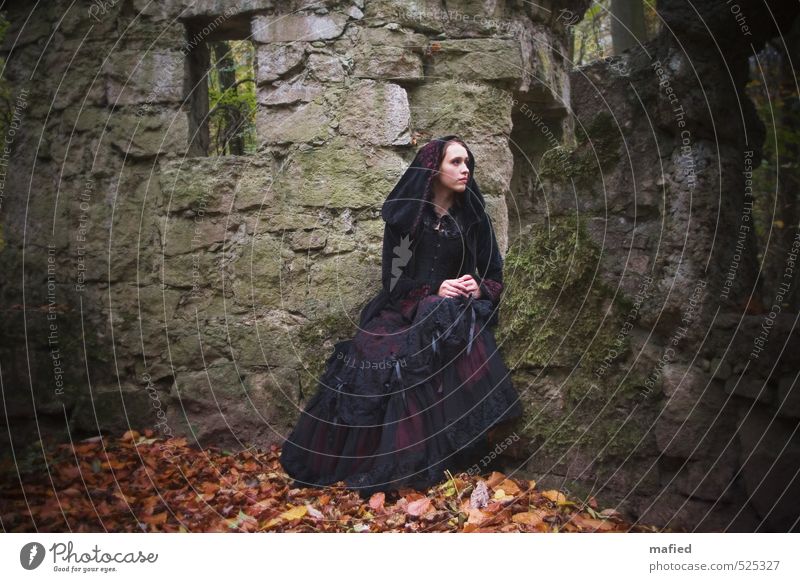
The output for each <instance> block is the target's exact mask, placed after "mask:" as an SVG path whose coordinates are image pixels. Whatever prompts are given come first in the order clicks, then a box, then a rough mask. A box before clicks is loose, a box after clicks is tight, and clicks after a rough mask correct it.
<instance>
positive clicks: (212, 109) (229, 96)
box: [208, 40, 256, 156]
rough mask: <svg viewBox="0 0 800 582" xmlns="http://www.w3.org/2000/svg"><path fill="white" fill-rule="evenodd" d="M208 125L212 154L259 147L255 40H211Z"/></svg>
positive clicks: (232, 152) (237, 152)
mask: <svg viewBox="0 0 800 582" xmlns="http://www.w3.org/2000/svg"><path fill="white" fill-rule="evenodd" d="M210 45H211V50H210V56H211V67H210V69H209V72H208V105H209V111H208V128H209V141H210V152H209V153H210V154H211V155H217V156H224V155H244V154H246V153H248V154H249V153H253V152H254V151H255V149H256V131H255V115H256V82H255V73H254V70H253V63H254V61H255V59H254V54H255V51H254V48H253V43H251V42H250V41H246V40H232V41H219V42H212V43H210Z"/></svg>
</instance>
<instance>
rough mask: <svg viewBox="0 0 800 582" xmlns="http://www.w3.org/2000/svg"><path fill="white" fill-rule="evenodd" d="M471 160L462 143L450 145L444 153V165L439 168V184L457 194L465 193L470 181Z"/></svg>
mask: <svg viewBox="0 0 800 582" xmlns="http://www.w3.org/2000/svg"><path fill="white" fill-rule="evenodd" d="M468 159H469V157H468V154H467V150H466V149H465V148H464V146H462V145H461V144H460V143H455V142H453V143H451V144H448V146H447V148H446V149H445V152H444V159H443V160H442V165H441V166H440V167H439V176H438V179H439V182H440V183H441V184H442V186H444V187H445V188H449V189H450V190H454V191H456V192H463V191H464V190H466V188H467V180H469V167H468V166H467V160H468Z"/></svg>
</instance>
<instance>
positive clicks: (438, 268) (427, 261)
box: [414, 206, 466, 281]
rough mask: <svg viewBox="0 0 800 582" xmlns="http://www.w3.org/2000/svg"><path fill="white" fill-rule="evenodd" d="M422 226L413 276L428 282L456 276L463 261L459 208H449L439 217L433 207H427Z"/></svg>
mask: <svg viewBox="0 0 800 582" xmlns="http://www.w3.org/2000/svg"><path fill="white" fill-rule="evenodd" d="M422 225H423V228H422V234H421V237H422V239H421V241H420V245H419V246H418V247H417V248H418V251H417V252H418V253H419V254H418V256H417V265H416V274H415V276H414V277H415V278H416V279H421V280H427V281H437V280H442V279H455V278H457V277H458V276H459V275H460V274H461V270H462V269H463V268H464V264H465V262H466V246H465V234H466V233H465V232H464V228H463V220H462V218H461V213H460V212H459V209H458V208H455V207H454V208H451V209H450V211H449V212H448V213H446V214H444V215H442V216H441V217H439V215H437V214H436V212H435V211H434V210H433V206H428V207H427V208H426V210H425V211H424V213H423V219H422Z"/></svg>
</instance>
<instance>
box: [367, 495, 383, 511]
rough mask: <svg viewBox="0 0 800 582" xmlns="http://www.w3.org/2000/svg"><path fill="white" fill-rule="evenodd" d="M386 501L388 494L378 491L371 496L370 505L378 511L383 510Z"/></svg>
mask: <svg viewBox="0 0 800 582" xmlns="http://www.w3.org/2000/svg"><path fill="white" fill-rule="evenodd" d="M385 502H386V494H385V493H383V492H382V491H379V492H378V493H373V494H372V497H370V498H369V506H370V507H371V508H372V509H373V510H374V511H377V512H383V510H384V508H383V504H384V503H385Z"/></svg>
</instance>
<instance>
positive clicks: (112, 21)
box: [0, 0, 798, 531]
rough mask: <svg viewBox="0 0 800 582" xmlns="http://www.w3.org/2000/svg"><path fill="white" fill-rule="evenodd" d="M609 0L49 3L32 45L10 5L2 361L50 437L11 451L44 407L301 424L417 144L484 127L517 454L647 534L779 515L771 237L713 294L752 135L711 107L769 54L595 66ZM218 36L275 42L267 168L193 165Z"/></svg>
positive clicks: (783, 438) (226, 422) (259, 427)
mask: <svg viewBox="0 0 800 582" xmlns="http://www.w3.org/2000/svg"><path fill="white" fill-rule="evenodd" d="M699 4H700V5H703V6H705V5H707V4H710V3H709V2H706V3H702V2H701V3H699ZM587 5H588V2H586V1H582V0H575V1H572V2H568V1H565V2H544V3H535V4H532V3H526V2H509V3H496V2H484V1H475V0H463V1H460V2H448V3H447V9H448V11H447V12H444V11H443V8H442V6H440V4H439V3H438V2H434V1H432V0H426V1H422V0H421V1H419V2H413V3H409V2H400V1H392V0H376V1H371V0H362V1H359V0H354V1H353V2H336V1H333V0H332V1H327V2H314V3H312V2H301V1H295V2H291V3H278V2H269V1H266V0H238V1H236V2H222V1H213V0H208V1H202V2H198V1H189V0H186V1H183V2H181V1H177V0H170V1H165V2H160V3H153V2H146V1H144V0H119V1H117V2H113V1H111V2H104V3H97V2H95V3H92V4H86V5H84V6H82V7H75V6H72V7H69V8H68V3H65V2H54V3H53V4H52V6H47V7H45V8H44V9H42V11H41V12H40V11H38V10H37V18H35V19H32V21H31V22H30V23H28V24H26V25H25V27H24V28H22V30H21V33H19V28H20V25H21V23H22V21H24V18H22V19H20V18H16V19H15V18H14V16H15V10H19V11H20V12H19V14H16V16H19V15H20V14H22V12H23V9H22V8H12V9H11V14H10V16H11V20H12V30H11V31H9V34H8V35H7V38H6V42H5V46H4V47H3V50H4V52H5V54H7V55H8V68H7V70H6V76H7V78H8V79H10V80H11V81H12V83H13V86H14V87H15V90H16V92H17V94H21V95H23V96H24V101H25V106H24V107H22V108H21V122H20V131H18V132H17V134H16V136H15V141H14V143H13V146H12V154H13V155H12V158H11V167H12V168H13V169H14V171H13V172H10V173H9V175H8V178H7V181H6V185H5V188H6V191H5V197H4V199H3V206H2V208H1V209H0V210H1V211H2V215H1V218H2V229H3V230H2V235H3V240H4V246H3V249H2V251H1V252H0V264H1V265H2V268H3V271H4V272H5V273H8V276H7V277H6V278H5V279H4V282H3V283H2V286H1V287H0V288H1V289H2V291H1V292H2V303H3V306H4V307H3V311H4V312H5V313H6V314H7V319H8V332H7V333H4V336H3V338H2V340H1V341H2V343H0V362H2V378H3V383H4V387H5V391H6V392H5V394H6V405H7V410H8V413H9V417H10V419H11V422H12V426H14V427H15V434H19V435H36V436H34V437H32V438H27V439H17V440H15V442H14V448H15V450H16V449H22V448H24V447H25V446H26V445H28V444H30V443H31V442H34V441H35V440H36V439H38V438H40V437H39V435H38V434H37V432H36V429H35V427H37V426H38V427H39V430H40V431H41V434H42V435H45V434H57V433H58V431H61V434H62V438H63V436H65V435H63V433H64V431H65V430H66V429H67V428H69V430H70V432H71V433H72V434H75V435H82V434H87V433H96V432H97V431H98V430H102V431H112V432H119V431H124V430H126V429H127V428H128V427H134V428H137V429H140V428H143V427H148V426H149V427H154V428H156V429H157V430H158V431H159V432H160V433H161V434H184V435H188V436H189V437H190V440H196V441H197V442H199V443H200V444H202V445H217V446H225V447H246V446H251V445H258V446H264V445H267V444H269V443H275V442H280V441H281V440H282V439H283V438H284V436H285V435H286V433H287V432H288V430H289V428H290V427H291V426H292V425H293V423H294V421H295V419H296V418H297V415H298V414H299V409H300V408H302V406H303V405H304V403H305V402H306V401H307V399H308V398H309V397H310V396H311V394H313V392H314V390H315V389H316V378H317V377H318V374H319V372H320V371H321V370H322V366H323V364H324V360H325V358H327V357H328V356H329V355H330V352H331V349H332V347H333V343H334V342H336V341H338V340H340V339H345V338H347V337H351V336H352V335H353V334H354V333H355V329H356V322H357V317H358V313H359V312H360V309H361V307H362V306H363V305H364V303H365V302H366V301H367V300H369V299H370V298H371V297H372V296H374V294H375V293H376V292H377V291H378V289H379V279H380V264H379V262H380V244H381V237H382V232H383V223H382V221H381V219H380V207H381V203H382V202H383V200H384V199H385V197H386V195H387V194H388V192H389V190H390V189H391V187H392V186H393V185H394V183H395V181H396V180H397V178H398V177H399V176H400V175H401V173H402V172H403V170H404V168H405V167H406V166H407V164H408V163H409V162H410V161H411V159H412V158H413V154H414V152H415V151H416V149H417V148H418V147H419V146H420V145H421V144H422V143H424V142H425V141H426V140H428V139H430V138H432V137H436V136H438V135H442V134H447V133H458V134H461V135H462V136H463V137H464V138H465V140H466V141H467V143H468V144H469V145H470V147H471V148H472V149H473V151H474V152H475V154H476V157H477V162H478V163H477V168H476V172H477V179H478V181H479V183H480V185H481V188H482V190H483V191H484V193H485V194H486V197H487V202H488V207H489V211H490V213H491V215H492V218H493V220H494V224H495V228H496V230H497V232H498V238H499V241H500V246H501V249H502V252H503V253H504V254H505V256H506V271H505V272H506V277H507V281H508V285H507V292H506V296H505V300H504V303H503V306H502V308H501V309H502V311H501V318H500V327H499V328H498V339H500V340H501V341H502V345H501V350H502V351H503V353H504V357H505V358H506V361H507V362H508V364H509V366H510V367H512V368H513V374H514V377H513V378H514V382H515V385H516V386H517V388H518V390H519V391H520V393H521V394H522V397H523V399H524V402H525V405H526V416H525V418H524V419H523V420H522V422H520V423H518V424H517V425H515V426H514V427H510V428H509V429H508V430H510V431H514V432H516V433H517V434H518V435H519V436H520V437H522V438H520V439H519V440H517V441H516V442H515V444H514V446H513V447H512V448H509V449H508V450H505V451H504V453H505V454H506V455H508V456H509V457H510V458H511V459H512V460H511V461H510V465H509V469H511V468H516V469H520V470H521V471H522V472H523V473H527V474H529V476H530V477H531V478H534V479H537V480H539V481H540V482H541V483H542V486H548V485H551V484H552V485H553V486H557V487H559V488H562V489H567V490H568V491H569V492H570V493H573V494H576V495H579V496H583V495H589V494H593V495H595V496H596V497H598V499H600V500H601V501H602V502H603V503H604V504H610V503H615V504H618V506H619V508H620V510H622V511H625V512H626V513H628V514H629V515H630V516H631V517H634V518H641V519H642V520H643V521H646V522H649V523H656V524H668V525H670V526H672V527H687V528H690V529H693V528H697V529H701V530H708V529H715V528H722V527H729V528H733V529H742V530H747V531H752V530H753V529H755V528H756V527H758V525H759V522H761V521H764V522H765V523H766V524H767V527H771V528H776V529H781V528H784V529H785V527H787V523H789V522H787V519H786V517H785V516H787V515H792V513H791V512H792V511H793V510H796V507H795V505H796V504H794V502H793V501H792V499H793V498H794V495H793V496H791V498H789V497H786V498H785V501H783V502H782V503H784V505H782V506H780V508H779V509H778V510H771V508H770V507H768V506H767V505H769V503H771V502H772V501H774V499H776V498H778V497H779V495H778V494H774V493H775V492H774V491H772V492H770V493H769V495H763V494H764V493H765V490H764V489H759V487H760V481H759V479H760V477H759V475H763V474H764V473H765V471H767V470H769V467H770V463H771V462H772V461H775V460H776V459H778V456H776V455H775V454H774V451H773V447H774V445H775V444H776V443H782V442H790V443H792V447H795V448H791V447H790V448H789V449H788V456H783V457H780V458H779V459H778V460H779V461H780V462H779V463H778V465H777V466H778V469H779V471H778V472H775V473H773V474H772V478H771V479H770V480H768V486H770V487H772V488H773V489H780V488H781V487H782V486H783V487H785V486H786V484H787V481H786V474H787V473H786V471H785V470H784V469H785V468H786V467H789V466H796V462H795V461H794V460H793V459H795V457H792V456H791V455H796V443H797V441H796V439H795V435H794V433H791V427H792V426H793V423H794V425H796V423H797V416H798V413H797V392H796V391H794V390H793V388H794V386H795V384H794V378H793V376H792V366H793V364H796V362H793V361H792V360H791V359H787V358H786V357H783V356H781V357H779V353H780V351H779V350H778V349H774V347H777V346H784V345H785V346H786V350H791V349H794V350H795V351H796V343H794V344H792V343H790V342H788V340H789V339H790V330H791V328H792V326H791V322H790V321H789V320H788V319H786V318H790V317H794V316H793V315H792V316H790V315H787V314H786V313H784V314H781V315H780V317H779V321H778V322H777V323H776V325H775V326H774V328H773V331H772V334H773V335H771V336H770V339H769V342H770V345H771V346H773V349H770V353H771V354H772V355H773V356H770V357H767V355H766V353H765V354H764V355H763V357H761V358H759V359H751V360H749V361H748V353H749V352H750V349H751V348H752V345H753V341H754V338H755V336H757V335H758V332H759V327H760V326H761V325H762V322H763V319H764V315H763V314H759V315H746V314H745V315H744V316H743V310H742V306H741V302H742V301H744V300H745V299H746V297H747V294H748V289H749V288H750V285H751V284H752V279H753V276H754V269H755V263H754V253H753V252H749V253H745V259H744V260H743V261H742V265H741V267H740V270H739V271H738V274H737V277H736V278H735V287H734V288H733V289H731V290H730V292H729V299H727V300H725V301H718V300H717V297H718V296H719V294H720V285H721V284H722V283H723V282H724V281H725V274H726V273H727V272H728V265H729V262H730V260H731V255H732V250H733V248H734V246H735V244H736V237H735V227H734V226H732V225H735V224H736V221H737V220H738V217H739V216H740V214H741V200H740V198H741V195H740V193H741V192H742V191H743V188H742V185H741V174H740V170H741V168H742V165H743V159H742V152H743V150H744V148H743V145H742V141H741V128H740V127H738V126H737V125H736V124H734V123H729V122H727V121H726V122H725V123H720V122H719V121H718V119H717V117H715V115H716V116H718V115H719V112H720V111H726V110H728V109H729V108H730V107H731V106H732V102H733V101H732V100H734V101H735V100H736V97H737V95H738V96H739V98H740V99H741V95H740V93H739V92H740V89H741V86H742V83H743V81H744V79H745V76H744V75H743V74H742V71H741V63H742V62H743V61H744V59H745V58H746V56H745V55H744V54H742V56H736V57H735V59H734V61H735V62H737V63H739V69H737V71H738V73H739V74H738V76H737V77H736V78H735V82H734V83H733V84H731V81H730V80H729V79H727V78H726V77H725V76H724V70H723V68H722V67H721V66H720V61H719V58H718V59H717V60H715V59H713V58H711V57H709V58H708V59H707V60H702V59H701V61H702V67H703V68H702V71H703V74H704V75H707V76H708V77H707V78H708V81H705V80H704V82H703V85H704V88H705V89H706V91H711V89H713V88H716V89H717V90H716V91H711V97H710V99H709V101H708V102H706V101H705V100H704V97H703V93H702V92H701V91H700V90H699V87H698V85H697V82H696V78H695V77H694V73H693V72H692V68H691V67H690V66H689V63H690V61H691V62H692V63H695V62H696V60H697V56H696V55H695V54H694V52H691V53H690V54H691V59H690V58H688V57H686V55H683V56H682V55H681V53H680V51H678V50H677V49H676V44H677V41H676V40H675V39H673V38H672V37H671V36H668V35H667V34H664V35H662V37H660V38H659V39H656V40H655V41H653V43H652V46H649V45H648V47H647V49H646V50H645V49H639V50H634V51H632V53H631V54H629V55H626V56H625V57H624V58H622V59H617V60H612V61H606V62H599V63H595V64H594V65H592V66H590V67H588V68H585V69H581V70H578V71H574V72H572V73H570V68H571V67H570V63H569V59H568V56H567V55H568V50H567V48H566V42H567V41H566V38H567V37H566V32H567V26H568V25H569V24H570V23H574V22H575V20H574V19H575V18H580V16H581V15H582V13H583V11H584V10H585V9H586V7H587ZM671 6H672V3H670V2H666V3H664V14H665V15H666V17H670V16H671V15H672V14H673V13H672V12H670V8H671ZM672 17H673V18H677V17H676V16H674V15H672ZM684 17H685V18H690V17H689V16H686V15H684ZM717 20H720V19H719V18H717ZM788 21H790V19H789V20H788ZM733 22H734V23H735V20H734V21H733ZM754 25H758V26H759V27H760V29H759V32H758V34H759V35H760V37H761V38H762V42H763V38H766V37H768V36H769V35H770V34H771V33H772V32H774V31H772V30H771V29H770V27H769V26H768V23H765V22H761V21H759V22H754ZM719 27H720V31H719V34H720V35H721V37H722V38H725V39H727V42H728V43H729V44H728V45H727V46H728V47H732V46H734V45H735V44H736V42H737V38H738V37H737V36H736V34H730V31H729V30H728V29H727V28H725V27H724V26H723V24H722V21H721V20H720V24H719ZM684 30H685V29H681V32H682V34H683V32H684ZM686 34H689V33H688V32H687V33H686ZM694 34H695V36H691V35H690V36H689V38H688V39H686V38H684V39H682V41H683V42H687V40H691V39H694V43H695V45H696V47H697V50H704V51H706V52H708V50H707V46H706V45H707V42H708V40H707V39H705V40H703V36H702V31H694ZM219 39H249V40H251V41H252V42H253V43H254V44H255V47H256V55H257V65H256V83H257V87H258V110H257V118H256V124H257V127H256V130H257V133H258V137H259V144H260V145H259V150H258V153H257V154H256V155H252V156H227V157H204V156H200V155H198V150H197V147H198V146H197V134H196V133H195V132H196V129H197V120H198V112H197V109H196V107H197V94H198V91H200V92H202V87H200V88H198V87H199V86H200V85H202V83H200V84H198V79H202V75H201V74H200V75H198V71H197V70H196V67H195V65H193V61H192V58H193V57H192V55H195V54H196V51H197V50H198V49H197V47H198V46H202V43H203V42H205V41H210V40H219ZM12 48H13V50H12ZM190 49H191V50H190ZM737 59H738V60H737ZM657 60H660V61H661V62H662V63H663V65H664V69H663V71H665V73H664V74H665V75H666V78H667V79H668V80H669V83H671V84H672V86H673V88H675V90H676V92H678V93H679V94H680V99H681V104H683V105H684V107H685V111H686V114H685V115H686V116H685V122H686V123H687V124H688V127H689V129H690V132H691V139H690V143H689V146H690V151H691V155H689V156H684V155H682V152H683V150H681V147H682V146H683V145H685V144H683V143H682V136H681V129H682V128H680V127H679V126H678V125H677V121H676V118H675V115H674V113H673V111H672V109H673V104H672V103H670V102H669V101H668V100H665V99H666V94H665V92H664V90H663V86H664V85H663V84H662V85H659V81H660V80H661V78H660V77H659V76H657V73H656V72H655V71H654V69H653V67H652V64H653V62H654V61H657ZM25 91H27V93H25ZM744 101H746V98H745V99H744ZM709 110H710V111H711V112H712V113H713V115H712V114H710V113H709ZM745 110H746V111H748V117H747V123H748V131H750V134H749V135H750V136H751V137H750V139H751V140H752V142H753V143H754V144H755V145H754V149H756V150H757V149H758V147H759V146H758V144H759V143H760V142H759V140H762V139H763V132H761V133H759V131H758V126H757V124H756V123H755V120H754V118H753V116H752V114H751V113H749V110H747V108H746V105H745ZM712 118H713V120H712ZM715 136H716V139H715ZM690 162H691V164H693V167H691V168H690V167H689V166H688V164H689V163H690ZM690 170H692V171H690ZM720 192H726V193H730V194H729V197H731V198H732V199H733V200H734V201H733V202H732V203H731V204H728V203H727V202H726V203H725V204H722V203H720ZM737 197H738V198H737ZM716 224H719V227H717V228H716V229H715V225H716ZM750 251H752V249H750ZM718 307H719V308H718ZM784 320H786V321H784ZM791 341H793V342H796V341H797V338H796V335H795V336H791ZM786 353H789V352H786ZM772 363H777V367H776V368H775V370H774V371H773V369H772ZM795 369H796V366H795ZM767 378H768V379H769V380H768V381H766V379H767ZM762 386H766V387H767V388H766V390H761V389H760V388H761V387H762ZM785 396H787V398H784V397H785ZM778 404H780V406H778ZM751 408H752V410H751ZM776 412H777V413H778V414H777V416H776ZM2 432H3V433H5V431H2ZM790 433H791V434H790ZM761 434H764V435H765V438H764V439H762V440H761V441H759V438H758V437H760V435H761ZM790 437H791V438H790ZM4 438H5V437H4ZM26 440H27V442H26ZM792 463H794V465H792ZM759 494H762V495H759ZM757 497H758V498H759V499H760V498H766V497H769V498H770V499H769V502H767V501H760V500H759V499H756V498H757ZM787 504H788V505H787ZM792 504H794V505H792ZM762 527H764V526H763V525H762Z"/></svg>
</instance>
